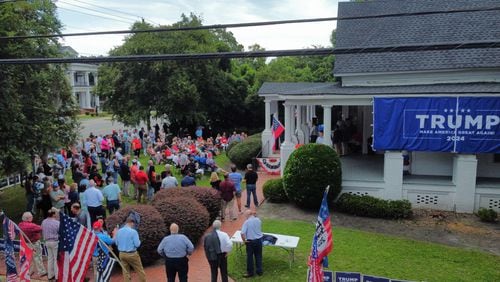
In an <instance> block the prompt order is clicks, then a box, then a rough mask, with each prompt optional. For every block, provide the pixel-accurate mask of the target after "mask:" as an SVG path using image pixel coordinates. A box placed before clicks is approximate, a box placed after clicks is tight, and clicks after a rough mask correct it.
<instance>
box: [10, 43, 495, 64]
mask: <svg viewBox="0 0 500 282" xmlns="http://www.w3.org/2000/svg"><path fill="white" fill-rule="evenodd" d="M484 48H500V40H494V41H474V42H461V43H440V44H421V45H399V46H384V47H361V48H335V49H333V48H317V49H294V50H270V51H248V52H218V53H194V54H159V55H127V56H107V57H97V58H24V59H0V64H3V65H20V64H52V63H54V64H63V63H111V62H152V61H179V60H210V59H236V58H259V57H285V56H319V55H339V54H356V53H359V52H361V51H362V52H364V53H388V52H411V51H437V50H457V49H484Z"/></svg>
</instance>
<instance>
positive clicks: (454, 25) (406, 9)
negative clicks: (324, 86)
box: [334, 0, 500, 75]
mask: <svg viewBox="0 0 500 282" xmlns="http://www.w3.org/2000/svg"><path fill="white" fill-rule="evenodd" d="M492 7H500V1H499V0H439V1H436V0H405V1H368V2H362V3H357V2H341V3H339V14H338V15H339V17H349V16H371V15H382V14H393V13H412V12H426V11H441V10H459V9H474V8H492ZM336 36H337V38H336V47H339V48H359V47H382V46H399V45H410V44H432V43H451V42H453V43H455V42H467V41H487V40H498V39H500V11H498V10H497V11H481V12H463V13H453V14H435V15H419V16H401V17H392V18H377V19H358V20H340V21H339V22H338V24H337V35H336ZM486 67H500V49H499V48H496V49H494V48H492V49H464V50H442V51H420V52H418V51H417V52H400V53H397V52H394V53H377V54H375V53H358V54H346V55H337V56H336V61H335V69H334V73H335V74H337V75H338V74H345V73H369V72H390V71H398V72H399V71H421V70H436V69H457V68H458V69H460V68H486Z"/></svg>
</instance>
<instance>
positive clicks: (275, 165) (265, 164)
mask: <svg viewBox="0 0 500 282" xmlns="http://www.w3.org/2000/svg"><path fill="white" fill-rule="evenodd" d="M257 161H258V162H259V165H260V167H261V168H262V169H263V170H264V171H265V172H267V173H268V174H280V173H281V159H280V158H257Z"/></svg>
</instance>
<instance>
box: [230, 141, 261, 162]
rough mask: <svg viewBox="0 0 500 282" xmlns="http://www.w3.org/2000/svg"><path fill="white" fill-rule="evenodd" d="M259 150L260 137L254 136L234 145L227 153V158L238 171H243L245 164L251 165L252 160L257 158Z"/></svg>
mask: <svg viewBox="0 0 500 282" xmlns="http://www.w3.org/2000/svg"><path fill="white" fill-rule="evenodd" d="M261 149H262V141H261V135H260V134H255V135H252V136H249V137H248V138H246V139H245V140H243V141H242V142H241V143H238V144H236V145H234V147H232V148H231V149H230V150H229V151H228V152H227V156H228V157H229V159H230V160H231V162H233V163H234V164H235V165H236V166H237V167H238V168H239V169H244V168H246V166H247V164H250V163H252V159H253V158H255V157H256V156H257V154H258V153H259V152H260V150H261Z"/></svg>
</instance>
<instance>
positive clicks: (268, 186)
mask: <svg viewBox="0 0 500 282" xmlns="http://www.w3.org/2000/svg"><path fill="white" fill-rule="evenodd" d="M262 190H263V192H264V197H265V198H266V200H269V202H271V203H284V202H288V197H287V196H286V193H285V188H284V187H283V179H282V178H278V179H269V180H268V181H266V183H264V186H263V187H262Z"/></svg>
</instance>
